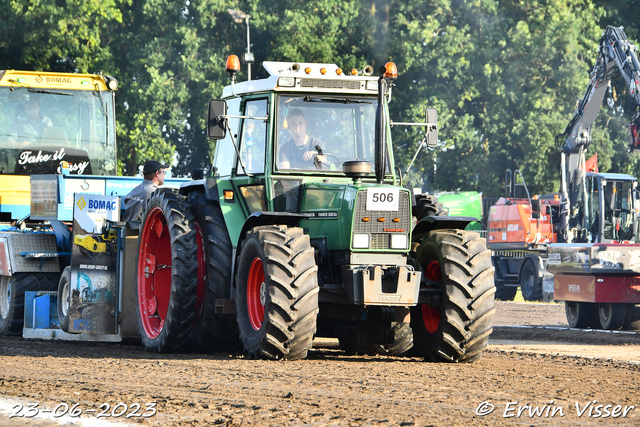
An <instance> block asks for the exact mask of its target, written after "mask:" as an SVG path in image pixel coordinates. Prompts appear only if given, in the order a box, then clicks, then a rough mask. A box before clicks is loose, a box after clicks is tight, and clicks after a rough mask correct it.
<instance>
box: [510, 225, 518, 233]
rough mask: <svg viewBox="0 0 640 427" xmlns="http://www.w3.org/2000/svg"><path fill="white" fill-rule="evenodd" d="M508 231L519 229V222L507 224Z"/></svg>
mask: <svg viewBox="0 0 640 427" xmlns="http://www.w3.org/2000/svg"><path fill="white" fill-rule="evenodd" d="M507 231H518V224H509V225H508V226H507Z"/></svg>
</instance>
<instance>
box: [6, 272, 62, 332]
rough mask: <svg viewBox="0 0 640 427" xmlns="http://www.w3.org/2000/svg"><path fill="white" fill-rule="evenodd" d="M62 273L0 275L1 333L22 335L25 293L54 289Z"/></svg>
mask: <svg viewBox="0 0 640 427" xmlns="http://www.w3.org/2000/svg"><path fill="white" fill-rule="evenodd" d="M59 279H60V273H33V272H29V273H15V274H14V275H13V276H0V334H6V335H22V327H23V325H24V293H25V292H27V291H54V290H56V289H57V286H58V280H59Z"/></svg>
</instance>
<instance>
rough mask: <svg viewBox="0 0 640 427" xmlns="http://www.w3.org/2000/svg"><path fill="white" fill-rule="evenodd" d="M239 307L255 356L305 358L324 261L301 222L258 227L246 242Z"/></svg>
mask: <svg viewBox="0 0 640 427" xmlns="http://www.w3.org/2000/svg"><path fill="white" fill-rule="evenodd" d="M237 271H238V276H237V282H236V284H237V295H236V311H237V320H238V328H239V330H240V338H241V339H242V343H243V345H244V348H245V350H246V352H247V353H248V354H249V357H252V358H269V359H287V360H294V359H302V358H305V357H306V356H307V351H308V350H309V349H310V348H311V346H312V343H313V335H314V334H315V332H316V325H317V316H318V291H319V288H318V267H317V266H316V263H315V259H314V253H313V248H312V247H311V243H310V240H309V236H307V235H305V234H303V231H302V229H301V228H298V227H291V228H288V227H287V226H282V225H280V226H277V225H269V226H261V227H254V228H253V229H251V230H250V231H249V232H247V235H246V238H245V239H244V241H243V242H242V246H241V249H240V256H239V261H238V270H237Z"/></svg>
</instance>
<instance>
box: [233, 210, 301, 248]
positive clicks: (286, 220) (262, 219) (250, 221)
mask: <svg viewBox="0 0 640 427" xmlns="http://www.w3.org/2000/svg"><path fill="white" fill-rule="evenodd" d="M304 218H306V216H304V215H302V214H298V213H291V212H254V213H252V214H251V215H250V216H249V218H247V220H246V221H245V222H244V225H243V226H242V231H240V237H239V238H238V245H237V248H238V250H239V249H240V246H241V245H242V241H243V240H244V237H245V235H246V234H247V231H249V230H251V229H252V228H253V227H258V226H260V225H286V226H288V227H293V226H297V225H298V223H299V222H300V220H301V219H304Z"/></svg>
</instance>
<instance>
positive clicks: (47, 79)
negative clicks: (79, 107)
mask: <svg viewBox="0 0 640 427" xmlns="http://www.w3.org/2000/svg"><path fill="white" fill-rule="evenodd" d="M44 81H45V82H46V83H67V84H71V79H70V78H69V77H45V78H44Z"/></svg>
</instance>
